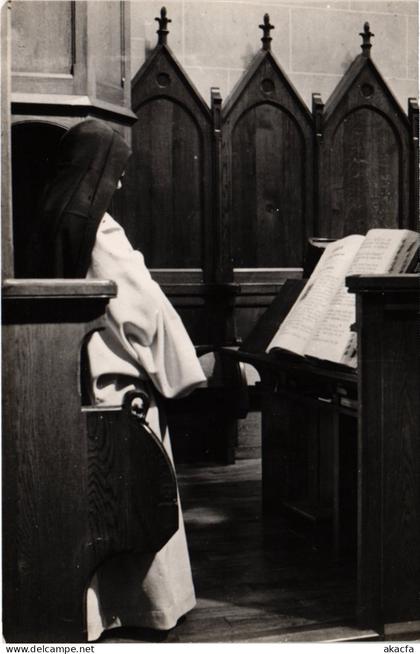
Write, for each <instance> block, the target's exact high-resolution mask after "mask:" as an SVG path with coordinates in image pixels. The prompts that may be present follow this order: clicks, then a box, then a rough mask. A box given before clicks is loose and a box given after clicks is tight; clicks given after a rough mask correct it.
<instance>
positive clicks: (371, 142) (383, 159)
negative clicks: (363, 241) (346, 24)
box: [317, 23, 414, 238]
mask: <svg viewBox="0 0 420 654" xmlns="http://www.w3.org/2000/svg"><path fill="white" fill-rule="evenodd" d="M361 36H363V40H364V43H363V45H362V46H361V47H362V50H363V52H362V53H361V54H360V55H359V56H358V57H357V58H356V59H355V60H354V62H353V63H352V65H351V66H350V68H349V69H348V71H347V73H346V74H345V75H344V77H343V79H342V80H341V81H340V83H339V85H338V86H337V88H336V89H335V91H334V93H333V94H332V96H331V98H330V99H329V100H328V102H327V104H326V107H325V112H324V114H323V116H322V110H321V109H319V108H318V111H317V114H318V122H319V123H321V124H320V131H319V130H317V132H318V133H320V141H319V212H318V215H319V219H318V225H317V234H318V235H320V236H321V235H322V236H328V237H333V238H340V237H342V236H346V235H348V234H350V233H362V234H364V233H365V232H366V231H367V230H368V229H371V228H373V227H386V228H402V227H410V226H413V227H414V217H413V216H412V214H411V211H410V206H409V204H410V201H409V197H410V193H409V187H410V163H409V161H410V149H411V145H410V130H409V122H408V120H407V116H406V114H405V113H404V112H403V111H402V109H401V108H400V106H399V105H398V103H397V101H396V100H395V98H394V96H393V95H392V93H391V91H390V90H389V88H388V86H387V85H386V83H385V81H384V79H383V78H382V76H381V74H380V73H379V71H378V69H377V68H376V66H375V64H374V63H373V61H372V59H371V58H370V48H371V43H370V37H371V36H374V35H373V34H372V33H371V32H370V29H369V24H368V23H366V24H365V26H364V31H363V32H362V33H361Z"/></svg>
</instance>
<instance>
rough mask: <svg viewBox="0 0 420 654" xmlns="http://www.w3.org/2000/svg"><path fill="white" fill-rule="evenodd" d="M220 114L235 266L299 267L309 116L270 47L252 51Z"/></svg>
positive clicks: (309, 175) (309, 213)
mask: <svg viewBox="0 0 420 654" xmlns="http://www.w3.org/2000/svg"><path fill="white" fill-rule="evenodd" d="M222 118H223V126H222V129H223V145H224V156H225V172H226V177H225V180H224V190H225V193H226V198H225V203H224V210H225V212H226V214H227V215H228V217H229V218H228V220H229V222H230V223H231V228H232V259H233V265H234V267H235V268H258V267H265V268H267V267H298V266H300V265H301V263H302V256H303V247H304V243H305V240H306V237H307V236H309V235H310V234H312V231H313V229H312V218H313V209H312V203H313V170H312V167H313V134H312V132H313V130H312V117H311V115H310V114H309V112H308V110H307V108H306V107H305V105H304V104H303V102H302V101H301V100H300V98H299V96H298V95H297V93H296V92H295V91H294V89H293V88H292V86H291V84H290V82H289V81H288V79H287V78H286V76H285V75H284V73H283V71H282V70H281V68H280V67H279V65H278V64H277V62H276V60H275V59H274V57H273V56H272V54H271V52H270V51H264V50H263V51H261V52H260V53H258V55H256V57H255V58H254V60H253V62H252V64H251V66H250V68H249V70H248V71H247V73H246V75H245V76H244V78H243V80H242V82H241V84H240V85H239V87H238V88H237V89H236V91H235V92H234V94H233V95H232V96H231V98H229V99H228V101H227V103H226V106H225V108H224V109H223V112H222ZM292 162H293V163H292Z"/></svg>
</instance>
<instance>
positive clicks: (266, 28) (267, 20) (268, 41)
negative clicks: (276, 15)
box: [259, 14, 275, 50]
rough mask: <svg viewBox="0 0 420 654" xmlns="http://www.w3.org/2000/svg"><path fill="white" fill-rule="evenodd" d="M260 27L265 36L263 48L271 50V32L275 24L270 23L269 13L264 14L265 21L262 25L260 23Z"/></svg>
mask: <svg viewBox="0 0 420 654" xmlns="http://www.w3.org/2000/svg"><path fill="white" fill-rule="evenodd" d="M259 28H260V29H261V30H262V31H263V37H262V39H261V41H262V44H263V46H262V49H263V50H271V41H272V39H271V36H270V32H271V30H273V29H275V28H274V25H270V16H269V15H268V14H264V23H263V24H262V25H259Z"/></svg>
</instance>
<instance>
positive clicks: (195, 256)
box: [121, 45, 213, 282]
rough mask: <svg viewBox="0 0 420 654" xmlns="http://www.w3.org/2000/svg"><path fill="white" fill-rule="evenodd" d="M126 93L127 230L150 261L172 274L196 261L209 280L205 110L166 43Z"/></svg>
mask: <svg viewBox="0 0 420 654" xmlns="http://www.w3.org/2000/svg"><path fill="white" fill-rule="evenodd" d="M132 96H133V110H134V111H135V113H136V115H137V117H138V121H137V123H136V124H135V125H134V127H133V156H132V160H131V163H130V165H129V169H128V171H127V174H126V179H125V182H124V189H123V190H122V195H123V206H124V211H123V215H122V217H121V219H122V222H123V224H124V226H125V228H126V230H127V234H128V236H129V238H130V239H131V241H132V242H133V244H134V245H135V246H136V247H138V248H140V249H141V250H142V252H143V254H144V255H145V259H146V263H147V265H148V266H149V267H150V268H173V269H174V276H173V279H172V281H173V282H176V280H177V279H179V275H178V271H177V270H176V269H178V270H179V269H181V271H180V272H181V275H182V269H202V270H203V279H204V280H209V279H211V277H212V275H213V271H212V270H211V259H210V249H211V236H210V234H211V228H212V225H211V219H212V215H211V185H212V182H211V116H210V111H209V109H208V108H207V107H206V105H205V103H204V102H203V100H202V99H201V97H200V96H199V95H198V93H197V91H196V90H195V89H194V88H193V86H192V84H191V83H190V82H189V80H188V79H187V77H186V76H185V74H184V73H183V71H182V70H181V68H180V66H179V65H178V63H177V62H176V60H175V58H174V57H173V55H172V53H171V51H170V50H169V48H168V47H167V46H166V45H158V46H157V48H156V49H155V51H154V53H153V55H152V56H151V58H150V59H149V60H148V61H147V62H146V64H145V65H144V66H143V67H142V68H141V69H140V71H139V72H138V73H137V75H136V76H135V78H134V80H133V87H132ZM184 272H185V271H184ZM156 277H157V278H158V277H159V273H158V272H157V274H156ZM183 278H185V274H184V275H183Z"/></svg>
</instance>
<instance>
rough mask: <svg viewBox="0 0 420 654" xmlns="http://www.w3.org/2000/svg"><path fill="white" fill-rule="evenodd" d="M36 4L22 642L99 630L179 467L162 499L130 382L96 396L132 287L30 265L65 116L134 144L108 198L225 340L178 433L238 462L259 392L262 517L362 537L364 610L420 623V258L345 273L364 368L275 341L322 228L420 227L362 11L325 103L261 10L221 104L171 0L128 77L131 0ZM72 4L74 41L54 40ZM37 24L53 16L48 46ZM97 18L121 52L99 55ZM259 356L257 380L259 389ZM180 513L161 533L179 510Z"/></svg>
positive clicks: (21, 354) (22, 25)
mask: <svg viewBox="0 0 420 654" xmlns="http://www.w3.org/2000/svg"><path fill="white" fill-rule="evenodd" d="M25 4H26V3H24V2H14V3H13V8H12V10H11V9H10V6H7V5H4V6H3V8H2V12H3V15H4V18H5V20H2V29H3V30H6V28H7V23H8V22H10V13H11V14H12V16H11V20H12V24H14V25H15V26H16V29H15V38H16V39H17V43H16V44H15V49H14V50H13V56H12V61H11V67H12V87H11V96H9V101H10V105H9V104H8V102H7V97H6V96H5V94H4V93H2V125H3V127H2V162H3V171H5V172H6V174H5V172H3V180H2V213H3V247H4V254H3V323H4V326H3V389H4V392H3V397H4V405H3V406H4V409H3V534H4V549H3V586H4V590H3V612H4V617H3V622H4V631H5V637H6V640H7V641H8V642H82V641H83V640H84V639H85V638H86V627H85V616H84V593H85V590H86V587H87V584H88V583H89V579H90V577H91V575H92V574H93V572H94V570H95V568H96V566H98V565H100V563H101V562H102V561H103V560H104V559H105V558H106V557H107V556H110V555H112V554H113V553H116V552H119V551H123V550H127V549H128V550H130V549H131V550H136V551H145V550H148V551H156V550H157V549H159V547H160V544H161V541H159V540H157V541H153V539H152V540H151V539H150V537H149V536H148V533H149V532H148V530H147V528H146V529H145V528H144V524H145V521H146V527H147V524H148V522H147V521H148V520H149V521H152V522H153V515H154V512H156V510H157V509H156V507H158V508H159V507H161V506H163V505H165V506H167V505H168V498H169V500H171V499H172V500H173V499H174V493H175V481H174V480H173V479H171V477H170V475H169V477H167V478H165V479H166V485H165V488H166V491H165V492H166V495H165V496H164V497H163V496H162V495H161V491H160V489H159V488H157V487H156V488H153V493H152V495H153V497H152V500H153V501H152V500H150V501H149V500H148V499H147V497H148V492H145V490H144V489H145V487H148V488H149V489H150V483H151V481H150V479H149V478H148V471H147V470H146V469H145V466H141V465H140V464H139V461H141V460H142V457H143V458H144V453H145V448H148V447H149V445H147V443H146V444H145V441H144V439H142V438H141V437H139V433H140V432H141V424H140V426H139V422H140V423H141V418H142V416H140V418H139V416H138V415H136V412H133V410H132V406H131V403H130V402H131V398H128V399H127V403H126V405H125V406H124V407H123V409H122V410H120V411H99V410H97V409H95V408H94V407H91V406H89V405H88V403H86V402H84V401H83V400H82V393H81V385H82V380H81V367H82V366H81V358H82V356H81V352H82V349H83V345H84V343H85V342H86V339H87V337H88V336H89V335H90V334H91V333H92V331H94V330H96V329H99V328H101V326H102V325H103V315H104V312H105V308H106V304H107V302H108V301H109V299H110V298H111V297H113V295H114V294H115V292H116V289H115V285H114V284H113V283H111V282H109V281H107V280H104V281H103V282H95V283H92V282H84V281H71V282H69V281H65V280H33V279H30V278H29V277H30V246H31V242H30V238H29V237H28V234H30V229H31V207H32V206H33V203H34V200H35V199H36V198H37V197H38V193H39V190H40V188H42V186H43V184H44V183H45V182H46V181H47V180H48V176H49V173H50V166H51V159H52V158H53V153H54V149H55V147H56V145H57V142H58V140H59V138H60V136H61V135H62V134H63V133H64V130H65V129H67V128H69V127H70V126H71V125H74V124H75V123H77V122H78V121H80V120H82V119H83V118H85V117H88V116H96V117H100V118H102V119H103V120H106V121H109V122H110V123H112V124H113V125H114V126H116V127H117V129H119V130H120V131H121V132H122V133H123V134H124V135H125V136H126V138H127V139H130V140H131V147H132V150H133V155H132V157H131V160H130V163H129V166H128V169H127V172H126V175H125V183H124V187H123V189H122V190H121V192H120V193H119V194H118V196H117V197H116V198H115V201H114V202H113V207H112V213H113V215H114V216H115V217H116V218H117V219H118V221H119V222H120V223H121V224H122V226H123V227H124V229H125V231H126V233H127V236H128V238H129V239H130V241H131V243H132V244H133V246H134V247H135V248H138V249H139V250H141V251H142V252H143V254H144V256H145V260H146V264H147V266H148V267H149V269H150V270H151V273H152V276H153V277H154V279H156V280H157V281H158V282H159V283H160V284H161V286H162V287H163V289H164V291H165V293H166V294H167V295H168V297H169V299H170V300H171V302H172V303H173V305H174V306H175V307H176V309H177V310H178V312H179V313H180V315H181V317H182V319H183V321H184V323H185V325H186V327H187V330H188V332H189V333H190V335H191V337H192V339H193V342H194V344H195V345H196V347H197V351H198V353H199V354H201V353H203V354H204V353H209V352H216V356H215V363H214V369H213V372H212V375H211V377H210V381H209V387H208V388H206V389H200V390H198V391H195V392H194V393H193V395H192V396H191V398H186V399H185V400H180V401H179V402H177V403H176V402H175V401H173V402H171V401H168V402H167V408H168V412H169V419H170V427H171V433H172V434H173V435H174V441H175V442H174V445H175V452H176V453H178V456H179V457H180V459H184V460H187V461H195V460H202V459H203V458H204V459H208V458H212V457H213V458H215V459H216V460H217V461H218V462H223V463H233V462H234V457H235V445H236V442H237V424H238V418H240V417H244V416H245V415H246V412H247V410H248V408H249V407H251V408H253V409H256V410H258V411H261V416H262V463H263V473H262V482H263V504H264V511H265V513H266V514H267V515H269V514H270V515H273V514H274V515H277V514H280V513H281V514H283V515H284V514H287V515H288V516H289V517H290V519H291V520H293V524H297V523H299V525H302V528H306V527H305V525H309V529H310V536H309V537H312V538H316V539H318V538H321V539H322V540H324V541H325V540H326V546H327V547H328V546H331V545H332V550H333V551H334V553H335V556H337V557H338V556H344V555H346V546H347V545H348V546H349V548H350V550H351V551H352V552H353V553H354V552H356V553H357V592H358V595H357V603H356V604H357V605H356V607H355V611H354V621H355V625H358V626H360V627H361V628H362V627H363V628H368V629H370V630H372V632H373V633H374V634H375V635H379V636H383V635H384V634H386V633H387V630H388V629H390V627H388V625H390V624H392V623H406V622H407V621H415V620H418V617H419V614H420V611H419V609H420V599H419V598H420V595H419V588H420V557H419V555H418V552H420V507H419V504H420V438H419V428H418V427H419V407H418V402H417V397H416V394H417V393H418V381H419V379H418V376H419V352H418V334H417V331H416V330H417V319H418V318H417V312H418V290H419V287H418V283H419V278H418V275H401V276H382V277H360V278H359V277H352V278H349V279H348V286H349V289H350V290H351V292H352V293H355V294H356V297H357V322H356V326H355V329H357V332H358V346H359V365H358V368H357V370H356V371H343V370H337V369H334V368H331V367H322V366H321V365H319V366H315V365H313V364H309V363H308V362H306V361H296V359H293V358H290V357H288V356H287V355H279V356H275V355H271V354H270V355H269V354H266V353H265V348H266V346H267V345H268V338H269V334H270V333H271V332H272V330H273V329H274V327H275V326H276V325H278V324H279V323H280V322H281V320H282V319H283V318H284V317H285V315H286V313H287V311H288V309H289V308H290V306H291V305H292V303H293V301H294V299H295V298H296V297H297V293H298V291H299V289H300V288H301V287H302V283H303V278H304V277H306V276H307V273H309V272H310V267H311V266H310V262H309V259H310V257H309V256H308V252H309V253H310V251H309V250H308V239H310V238H317V239H318V240H321V239H326V240H328V239H330V240H331V239H337V238H340V237H342V236H345V235H348V234H351V233H355V232H357V233H365V232H366V231H367V230H368V229H370V228H374V227H389V228H403V227H405V228H410V229H415V227H416V209H417V197H418V195H417V194H418V189H417V167H416V160H417V145H418V107H417V103H416V101H415V100H413V99H410V100H409V109H408V115H407V114H406V113H405V112H404V111H403V110H402V109H401V107H400V106H399V104H398V103H397V101H396V100H395V98H394V96H393V95H392V93H391V91H390V90H389V88H388V86H387V84H386V82H385V80H384V79H383V77H382V76H381V74H380V72H379V70H378V68H377V66H376V65H375V63H374V61H373V59H372V57H371V37H372V36H373V35H372V34H371V32H370V29H369V26H368V24H365V26H364V29H363V32H362V34H361V36H362V38H363V43H362V46H361V47H362V53H361V54H360V55H359V56H358V57H356V59H355V60H354V62H353V63H352V64H351V66H350V68H349V69H348V71H347V72H346V74H345V75H344V76H343V78H342V80H341V81H340V83H339V84H338V86H337V88H336V89H335V91H334V93H333V94H332V96H331V97H330V98H329V100H328V102H327V103H326V105H325V106H324V104H323V102H322V100H321V98H320V96H319V94H316V93H314V94H313V106H312V111H310V110H309V109H308V108H307V106H306V105H305V103H304V102H303V101H302V99H301V98H300V96H299V95H298V93H297V91H296V90H295V89H294V87H293V85H292V84H291V82H290V80H289V79H288V77H287V75H286V74H285V73H284V71H283V70H282V68H281V66H280V64H279V63H278V62H277V60H276V59H275V57H274V56H273V54H272V52H271V47H270V44H271V36H270V33H271V30H272V29H273V26H272V25H271V24H270V20H269V17H268V15H267V14H266V15H265V16H264V19H263V23H262V24H261V25H260V26H259V27H260V28H261V29H262V30H263V37H262V48H261V50H260V51H259V52H258V53H257V54H256V55H255V57H254V59H253V61H252V62H251V64H250V65H249V67H248V69H247V71H246V72H245V74H244V76H243V77H242V79H241V80H240V82H239V84H238V85H237V86H236V88H235V90H234V91H233V92H232V94H231V95H230V97H229V98H228V99H227V100H226V102H223V101H222V98H221V96H220V93H219V91H218V89H216V88H212V89H211V106H210V107H209V106H208V105H207V104H206V102H205V101H204V100H203V98H202V97H201V96H200V94H199V93H198V92H197V90H196V89H195V87H194V85H193V84H192V83H191V81H190V80H189V78H188V76H187V74H186V73H185V71H184V70H183V68H182V66H181V65H180V64H179V62H178V61H177V60H176V58H175V56H174V55H173V53H172V51H171V49H170V47H169V46H168V34H169V30H168V24H169V22H170V19H169V18H168V16H167V13H166V10H164V9H162V11H161V15H160V17H158V18H157V19H156V20H157V21H158V23H159V29H158V43H157V45H156V48H155V49H154V50H153V51H152V53H151V54H150V55H149V56H148V58H147V60H146V62H145V63H144V65H143V66H142V67H141V68H140V70H139V71H138V72H137V73H136V74H135V75H134V77H133V82H132V86H131V89H130V85H129V82H128V80H129V79H130V65H129V64H130V61H129V48H128V46H127V44H128V42H129V36H130V30H129V27H130V26H129V18H128V14H127V11H126V9H125V3H124V2H104V3H95V2H87V3H78V2H74V1H73V2H72V1H69V2H67V1H66V2H64V1H63V2H60V3H50V2H44V3H42V5H43V7H42V11H41V10H40V9H39V8H38V9H37V10H36V11H32V10H31V9H28V8H27V6H25ZM99 4H100V5H101V7H100V8H99ZM44 10H45V13H43V12H44ZM13 21H15V23H13ZM98 21H99V23H100V25H99V27H98ZM59 24H60V25H62V24H65V25H66V26H67V27H68V29H67V30H65V32H64V31H63V33H62V32H61V30H59V32H60V34H62V37H63V38H62V39H61V40H59V41H58V42H57V41H56V40H55V39H52V38H51V39H50V38H49V37H48V38H47V36H48V34H52V33H55V32H54V26H57V25H59ZM9 27H10V26H9ZM34 30H35V31H37V32H39V33H42V34H44V33H45V39H44V40H42V39H41V40H40V43H41V44H42V52H41V53H40V51H39V49H38V50H37V51H36V53H35V51H33V50H32V49H31V45H30V44H31V43H32V44H33V41H31V38H30V37H29V35H30V34H31V33H33V32H34ZM64 33H65V34H66V35H70V36H69V37H68V38H67V36H64ZM99 34H100V35H101V38H102V39H105V41H106V43H107V44H108V41H109V44H110V48H108V47H101V48H96V51H97V52H101V56H95V58H90V57H91V56H90V55H89V56H88V54H87V53H88V52H89V53H92V52H93V51H94V50H95V44H96V45H98V38H99V36H98V35H99ZM111 34H112V38H111ZM5 35H6V31H4V33H2V48H3V49H4V50H5V51H4V52H2V62H3V64H2V65H3V66H5V67H6V68H7V59H8V56H10V52H9V53H8V52H7V51H6V48H5V46H4V44H5V42H6V39H5V38H3V36H5ZM60 38H61V37H60ZM86 42H89V43H91V44H92V46H93V47H91V48H86V47H85V44H86ZM34 47H35V46H34ZM52 51H54V52H55V54H57V56H54V57H51V52H52ZM35 55H36V56H35ZM6 68H5V70H6ZM2 79H4V75H3V76H2ZM3 90H5V91H7V90H8V89H7V88H5V89H3ZM5 97H6V100H5ZM10 106H11V112H10ZM3 119H4V120H3ZM10 133H11V136H12V139H11V143H10V138H9V137H10ZM373 144H374V146H375V147H372V146H373ZM10 161H11V162H12V165H11V167H10V166H8V163H10ZM9 187H10V188H9ZM12 191H13V192H12ZM11 199H12V201H11ZM244 363H247V364H250V365H252V366H253V367H254V368H256V369H257V370H258V372H259V375H260V379H261V381H260V382H259V383H257V384H256V385H255V386H252V387H251V386H250V387H248V389H244V377H243V370H244V368H243V364H244ZM245 391H246V392H245ZM197 414H198V417H197ZM203 415H205V416H206V420H203V419H202V418H203ZM153 452H155V450H153ZM153 452H152V453H149V455H148V456H150V457H151V458H152V459H153V457H155V460H156V466H157V467H158V468H159V466H160V468H159V469H162V465H163V464H164V462H163V463H162V461H161V458H159V457H160V454H159V452H157V454H156V452H155V454H153ZM146 454H147V452H146ZM163 474H165V473H163ZM149 494H150V493H149ZM138 498H145V499H144V501H143V500H142V501H140V502H139V500H138ZM153 502H154V503H153ZM169 504H170V502H169ZM121 505H123V506H124V508H125V510H124V511H121V510H120V507H121ZM172 505H173V506H176V505H175V502H172ZM159 510H162V511H163V510H166V509H163V508H159ZM163 523H164V524H166V527H165V530H166V531H165V530H164V531H165V533H162V534H160V538H162V539H164V538H165V537H167V533H169V532H170V530H171V529H173V528H174V512H173V510H171V511H169V512H168V513H167V519H166V521H163ZM151 527H153V525H151ZM152 532H153V529H152ZM153 533H155V532H153ZM324 544H325V543H324ZM63 588H65V589H66V592H65V593H63V592H62V589H63ZM413 624H414V623H413ZM417 628H418V624H417ZM407 629H408V627H407Z"/></svg>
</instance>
